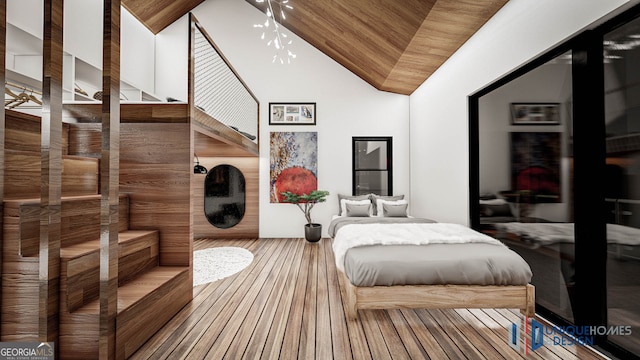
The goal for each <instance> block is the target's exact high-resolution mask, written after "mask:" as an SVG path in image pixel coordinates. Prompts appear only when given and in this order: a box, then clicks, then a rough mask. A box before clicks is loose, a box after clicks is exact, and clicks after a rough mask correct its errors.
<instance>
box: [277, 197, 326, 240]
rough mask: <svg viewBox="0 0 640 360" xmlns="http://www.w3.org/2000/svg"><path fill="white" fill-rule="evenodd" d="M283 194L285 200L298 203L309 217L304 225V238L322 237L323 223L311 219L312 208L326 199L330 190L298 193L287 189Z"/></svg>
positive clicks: (305, 215) (318, 238)
mask: <svg viewBox="0 0 640 360" xmlns="http://www.w3.org/2000/svg"><path fill="white" fill-rule="evenodd" d="M281 194H282V196H283V198H284V199H283V201H284V202H287V203H292V204H296V206H298V208H299V209H300V210H302V212H303V213H304V217H305V218H306V219H307V223H306V224H305V225H304V238H305V239H307V241H310V242H316V241H318V240H320V238H321V237H322V224H318V223H314V222H313V221H312V220H311V209H313V207H314V206H315V205H316V204H317V203H319V202H324V201H326V200H327V195H329V192H328V191H325V190H313V191H311V192H310V193H308V194H302V195H298V194H294V193H292V192H291V191H286V192H283V193H281Z"/></svg>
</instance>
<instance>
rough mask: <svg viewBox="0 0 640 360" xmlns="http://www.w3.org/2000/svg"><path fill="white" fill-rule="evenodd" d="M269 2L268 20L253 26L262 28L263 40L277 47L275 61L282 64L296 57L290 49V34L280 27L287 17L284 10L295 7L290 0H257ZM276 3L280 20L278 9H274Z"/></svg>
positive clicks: (258, 1) (257, 0) (258, 0)
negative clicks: (290, 3)
mask: <svg viewBox="0 0 640 360" xmlns="http://www.w3.org/2000/svg"><path fill="white" fill-rule="evenodd" d="M265 1H266V3H267V11H266V15H267V20H265V22H264V23H263V24H254V25H253V27H255V28H261V29H262V35H261V36H260V38H261V39H262V40H267V46H271V45H273V47H274V48H275V49H276V54H275V55H274V56H273V62H276V61H278V60H279V61H280V63H281V64H284V63H285V61H286V62H287V63H291V60H292V59H295V58H296V54H294V53H293V52H292V51H291V50H290V49H289V45H291V42H292V41H291V39H288V35H287V34H286V33H285V32H283V31H282V30H281V28H280V23H282V21H283V20H285V19H286V18H287V17H286V16H285V14H284V10H285V9H288V10H293V7H292V6H291V5H289V4H288V2H289V0H256V2H257V3H264V2H265ZM274 4H275V5H276V6H277V8H278V9H277V14H278V21H276V15H275V14H276V11H274Z"/></svg>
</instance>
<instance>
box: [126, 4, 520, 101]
mask: <svg viewBox="0 0 640 360" xmlns="http://www.w3.org/2000/svg"><path fill="white" fill-rule="evenodd" d="M202 1H203V0H122V4H123V5H124V6H125V7H126V8H127V9H128V10H129V11H130V12H132V13H133V14H134V15H135V16H136V17H137V18H138V19H139V20H140V21H141V22H142V23H144V24H145V25H146V26H147V27H148V28H149V29H151V31H152V32H154V33H158V32H159V31H160V30H162V29H163V28H164V27H166V26H168V25H169V24H171V23H172V22H173V21H175V20H177V19H178V18H180V17H181V16H182V15H184V14H185V13H187V12H188V11H190V10H191V9H192V8H194V7H195V6H197V5H198V4H199V3H201V2H202ZM246 1H247V2H248V3H250V4H252V5H254V6H255V7H256V8H258V9H260V10H261V11H264V9H265V6H266V5H265V3H257V2H256V1H255V0H246ZM507 1H508V0H323V1H303V0H290V1H289V5H291V6H292V7H293V10H289V11H287V17H286V20H285V23H284V24H283V25H284V26H285V27H286V28H287V29H288V30H289V31H291V32H293V33H295V34H296V35H297V36H299V37H300V38H302V39H304V40H305V41H306V42H308V43H309V44H311V45H313V46H314V47H316V48H317V49H318V50H320V51H321V52H323V53H324V54H326V55H327V56H329V57H331V58H332V59H334V60H335V61H336V62H338V63H340V64H341V65H343V66H344V67H345V68H347V69H349V70H350V71H351V72H353V73H354V74H356V75H357V76H359V77H360V78H362V79H363V80H365V81H366V82H368V83H369V84H371V85H372V86H374V87H375V88H376V89H378V90H381V91H389V92H393V93H398V94H405V95H409V94H411V93H412V92H413V91H414V90H415V89H416V88H417V87H418V86H420V85H421V84H422V83H423V82H424V81H425V80H426V79H427V78H429V76H431V74H433V72H435V71H436V70H437V69H438V68H439V67H440V66H441V65H442V64H443V63H444V62H445V61H446V60H447V59H448V58H449V57H450V56H451V55H452V54H453V53H454V52H455V51H456V50H457V49H458V48H460V46H462V44H464V42H465V41H467V40H468V39H469V38H470V37H471V36H472V35H473V34H474V33H475V32H476V31H477V30H478V29H479V28H480V27H482V25H484V24H485V23H486V22H487V20H489V19H490V18H491V17H492V16H493V15H494V14H495V13H496V12H497V11H498V10H500V8H502V6H503V5H504V4H505V3H506V2H507ZM214 40H215V39H214ZM292 46H295V44H294V45H292Z"/></svg>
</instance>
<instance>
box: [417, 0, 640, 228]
mask: <svg viewBox="0 0 640 360" xmlns="http://www.w3.org/2000/svg"><path fill="white" fill-rule="evenodd" d="M632 2H633V3H637V2H638V1H635V0H634V1H625V0H609V1H601V0H564V1H555V0H539V1H529V0H511V1H509V2H507V4H506V5H505V6H504V7H503V8H502V9H501V10H500V11H499V12H498V13H497V14H496V15H495V16H494V17H493V18H492V19H490V20H489V21H488V22H487V23H486V24H485V26H483V27H482V28H481V29H480V30H479V31H478V32H477V33H476V34H475V35H474V36H473V37H472V38H471V39H469V41H467V42H466V43H465V44H464V45H463V46H462V47H461V48H460V50H459V51H457V52H456V53H455V54H454V55H453V56H452V57H451V58H450V59H449V60H448V61H447V62H446V63H445V64H444V65H443V66H442V67H441V68H440V69H438V70H437V71H436V72H435V73H434V74H433V75H432V76H431V77H430V78H429V79H428V80H427V81H425V83H423V84H422V86H420V87H419V88H418V89H417V90H416V91H415V92H414V93H413V94H412V95H411V96H410V107H411V115H410V128H411V135H410V143H411V147H410V152H411V155H412V156H411V163H410V167H411V203H412V204H413V205H412V206H413V207H412V212H413V214H414V215H418V216H425V217H429V218H432V219H436V220H438V221H441V222H455V223H460V224H468V223H469V156H468V153H469V151H468V138H469V132H468V96H469V95H471V94H473V93H474V92H476V91H478V90H479V89H481V88H483V87H485V86H486V85H488V84H490V83H491V82H493V81H494V80H496V79H498V78H500V77H501V76H503V75H505V74H507V73H509V72H510V71H512V70H513V69H515V68H517V67H518V66H520V65H522V64H523V63H525V62H527V61H528V60H530V59H532V58H535V57H536V56H538V55H540V54H541V53H543V52H544V51H545V50H548V49H550V48H552V47H553V46H554V45H556V44H558V43H560V42H562V41H563V40H565V39H567V38H569V37H570V36H571V35H573V34H575V33H577V32H579V31H580V30H582V29H584V28H585V27H586V26H588V25H589V24H591V23H593V22H594V21H596V20H598V19H599V18H601V17H602V16H604V15H606V14H608V13H609V12H611V11H613V10H615V9H616V8H618V7H619V6H622V5H626V6H625V7H627V6H629V5H630V3H632Z"/></svg>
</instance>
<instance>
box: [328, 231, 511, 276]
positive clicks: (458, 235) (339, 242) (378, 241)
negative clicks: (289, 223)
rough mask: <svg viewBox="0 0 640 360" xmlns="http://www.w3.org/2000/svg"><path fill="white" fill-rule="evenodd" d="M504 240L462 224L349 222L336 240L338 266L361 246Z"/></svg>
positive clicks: (335, 251)
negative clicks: (352, 251)
mask: <svg viewBox="0 0 640 360" xmlns="http://www.w3.org/2000/svg"><path fill="white" fill-rule="evenodd" d="M463 243H487V244H494V245H500V246H505V245H504V244H503V243H502V242H500V241H498V240H496V239H494V238H492V237H490V236H488V235H485V234H482V233H480V232H477V231H475V230H473V229H470V228H468V227H466V226H463V225H460V224H449V223H432V224H422V223H418V224H412V223H411V224H349V225H344V226H343V227H342V228H341V229H340V230H339V231H338V233H337V234H336V236H335V238H334V240H333V252H334V254H335V257H336V266H337V267H338V269H340V270H342V271H344V256H345V254H346V253H347V251H348V250H349V249H351V248H353V247H357V246H367V245H403V244H404V245H427V244H463Z"/></svg>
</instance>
